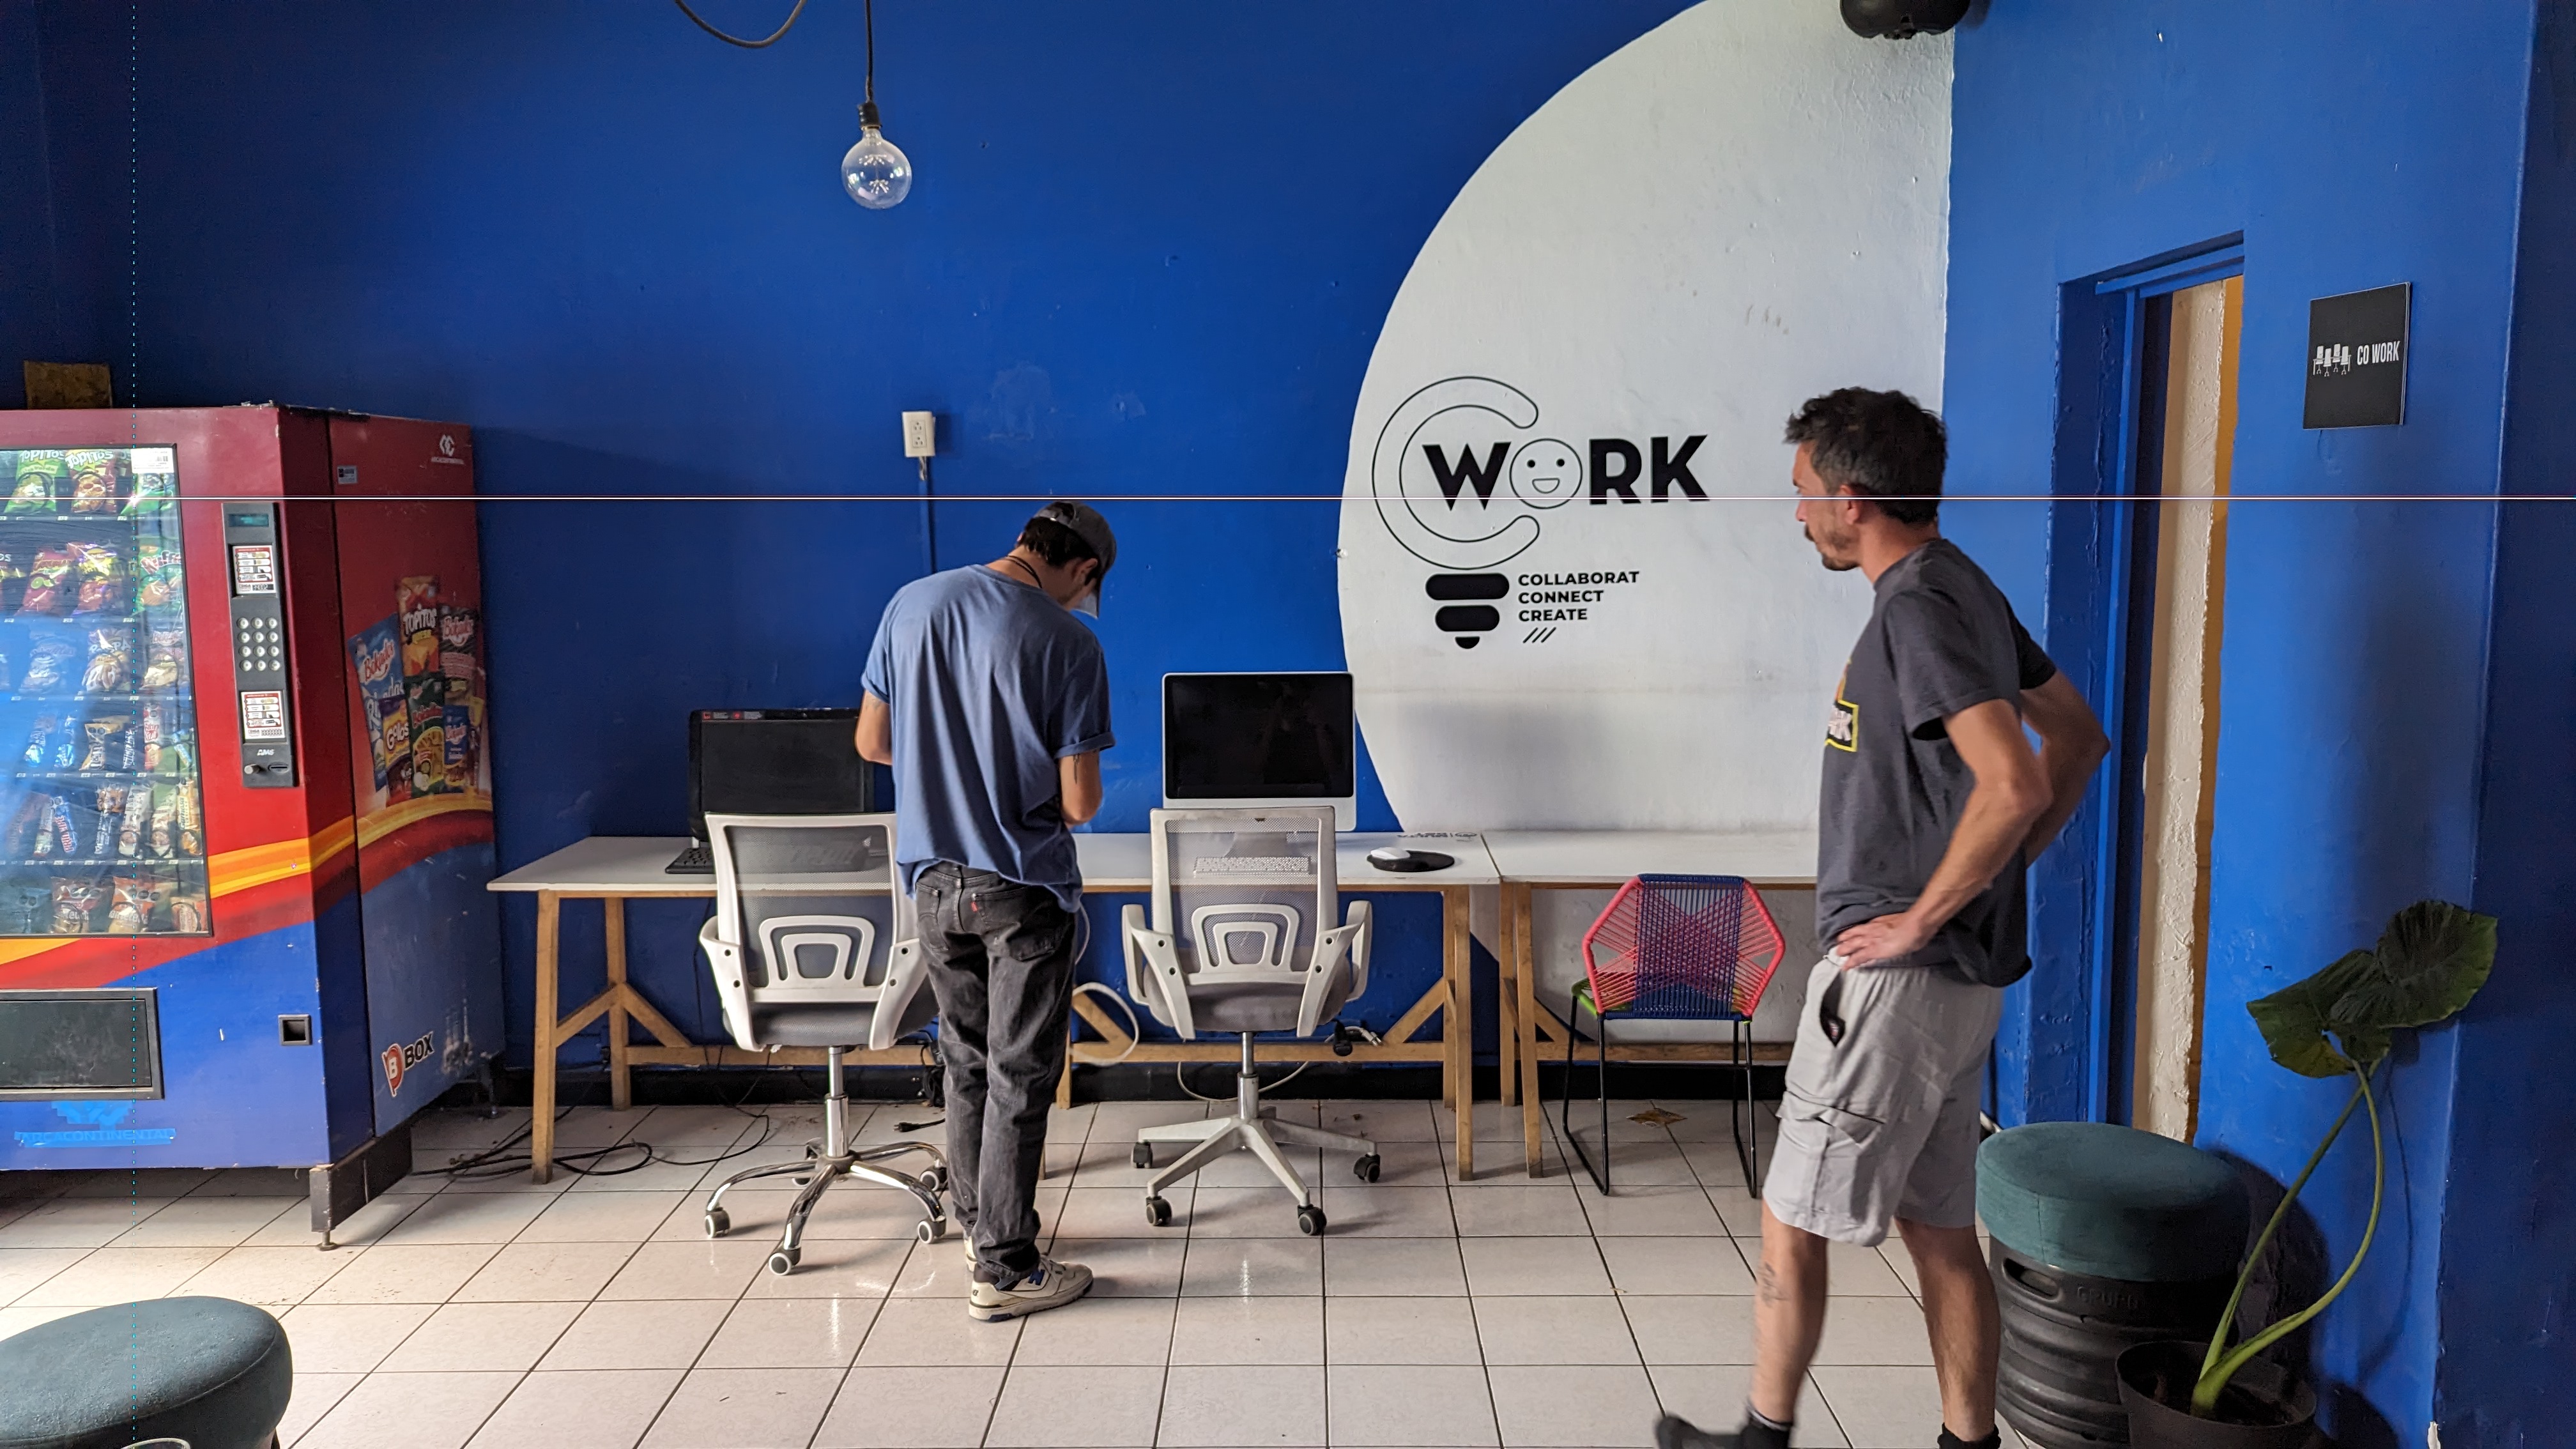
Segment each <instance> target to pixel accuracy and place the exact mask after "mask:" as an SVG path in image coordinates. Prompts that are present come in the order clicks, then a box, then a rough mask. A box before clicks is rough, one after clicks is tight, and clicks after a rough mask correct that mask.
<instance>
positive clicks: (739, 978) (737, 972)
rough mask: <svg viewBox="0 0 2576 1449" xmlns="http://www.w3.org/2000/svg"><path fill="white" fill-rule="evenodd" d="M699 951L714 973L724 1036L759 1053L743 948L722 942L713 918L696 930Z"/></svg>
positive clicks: (723, 940) (728, 942)
mask: <svg viewBox="0 0 2576 1449" xmlns="http://www.w3.org/2000/svg"><path fill="white" fill-rule="evenodd" d="M698 949H699V950H701V951H704V952H705V953H706V956H707V969H708V970H709V971H710V972H712V973H714V976H715V983H716V1006H717V1009H718V1011H719V1013H720V1014H721V1015H722V1016H723V1018H724V1026H725V1031H726V1033H727V1034H729V1035H730V1036H732V1037H733V1044H734V1045H735V1046H738V1047H740V1048H742V1049H743V1050H744V1051H747V1052H756V1051H759V1050H761V1043H760V1042H759V1041H758V1040H756V1039H755V1038H754V1037H753V1036H752V1034H751V986H750V983H748V982H746V981H745V980H743V975H742V948H741V947H740V946H737V945H735V944H734V943H733V942H731V941H728V940H725V939H724V938H723V935H722V934H721V933H720V932H719V931H718V930H717V922H716V920H715V918H713V917H710V918H709V919H708V920H707V923H706V924H705V925H703V926H700V927H698Z"/></svg>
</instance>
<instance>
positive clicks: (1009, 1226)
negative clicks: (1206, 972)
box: [858, 502, 1118, 1321]
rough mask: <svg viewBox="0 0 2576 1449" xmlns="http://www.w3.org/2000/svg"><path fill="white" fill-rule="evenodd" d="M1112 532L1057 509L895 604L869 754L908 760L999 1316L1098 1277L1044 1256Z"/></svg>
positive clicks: (905, 857) (865, 724)
mask: <svg viewBox="0 0 2576 1449" xmlns="http://www.w3.org/2000/svg"><path fill="white" fill-rule="evenodd" d="M1117 559H1118V540H1117V538H1116V537H1115V536H1113V535H1112V534H1111V533H1110V531H1109V523H1108V520H1106V519H1104V518H1102V517H1101V516H1100V514H1099V513H1098V512H1097V511H1095V510H1093V509H1092V508H1090V507H1089V506H1087V505H1085V504H1081V503H1071V502H1063V503H1050V504H1048V505H1047V506H1046V507H1044V508H1042V509H1040V510H1038V513H1037V515H1036V516H1035V517H1033V518H1031V519H1030V520H1029V522H1028V526H1027V527H1025V528H1023V529H1022V530H1021V531H1020V539H1019V543H1018V544H1017V546H1015V547H1013V548H1012V550H1011V551H1010V552H1009V553H1007V554H1004V555H1003V556H1002V557H1000V558H998V559H995V560H994V561H993V562H991V563H989V564H979V565H976V566H974V567H972V568H962V569H950V570H948V571H946V572H944V573H937V574H932V575H931V576H930V577H928V578H924V579H916V580H914V581H913V582H912V583H909V584H906V585H905V586H904V587H903V588H902V589H900V590H898V591H896V593H895V596H894V598H893V599H892V600H891V601H890V602H888V603H887V605H886V611H885V618H884V619H883V620H882V621H881V622H879V623H878V625H877V637H876V642H875V644H873V645H872V646H870V648H869V650H868V667H867V676H866V679H865V684H866V687H867V697H866V699H865V700H863V701H862V702H861V704H860V706H859V731H858V746H859V753H860V754H861V755H862V756H864V757H866V758H867V759H870V760H873V761H875V762H876V763H878V764H880V765H890V766H892V767H893V768H894V780H895V835H896V848H895V854H896V863H897V864H899V865H900V866H901V867H902V868H903V878H904V884H905V886H906V887H907V888H908V889H909V890H911V891H912V893H913V900H914V903H915V904H916V906H917V907H918V908H919V912H920V917H921V947H922V956H923V959H924V960H925V961H926V962H927V963H928V965H929V968H930V984H931V989H932V990H933V991H934V992H935V993H936V994H937V996H938V998H939V1046H940V1058H941V1060H942V1062H943V1063H944V1064H945V1065H946V1067H947V1072H948V1167H949V1174H950V1186H949V1192H950V1196H951V1198H952V1199H953V1201H954V1203H955V1207H956V1216H957V1220H958V1223H959V1225H960V1226H961V1227H963V1228H964V1229H965V1230H966V1235H967V1242H968V1246H969V1250H970V1252H971V1254H972V1256H973V1258H974V1260H975V1277H974V1285H973V1287H972V1288H971V1289H970V1290H969V1291H968V1296H967V1303H966V1311H967V1312H968V1313H969V1314H972V1315H973V1316H974V1317H976V1318H979V1319H984V1320H987V1321H995V1320H1001V1319H1008V1318H1018V1317H1022V1316H1024V1315H1026V1314H1030V1313H1035V1312H1039V1311H1041V1310H1043V1309H1048V1308H1057V1307H1061V1306H1063V1305H1064V1304H1067V1303H1070V1302H1072V1301H1074V1300H1075V1299H1077V1298H1080V1297H1081V1296H1082V1295H1083V1294H1085V1293H1087V1292H1089V1291H1090V1289H1091V1270H1090V1269H1088V1268H1085V1267H1082V1266H1081V1265H1079V1264H1075V1263H1059V1262H1056V1261H1055V1260H1054V1259H1052V1258H1049V1257H1047V1256H1045V1255H1044V1254H1042V1253H1040V1252H1039V1251H1038V1247H1037V1235H1038V1215H1037V1187H1038V1177H1039V1174H1040V1172H1041V1171H1042V1165H1043V1159H1044V1154H1045V1149H1046V1120H1047V1107H1048V1105H1049V1104H1050V1103H1051V1102H1052V1101H1053V1099H1054V1093H1055V1084H1056V1079H1057V1078H1058V1077H1059V1076H1060V1075H1062V1074H1063V1072H1064V1053H1065V1034H1064V1030H1065V1029H1064V1018H1065V1011H1066V1009H1067V1008H1068V1007H1070V1006H1071V1005H1072V1001H1073V964H1074V961H1075V959H1076V958H1077V957H1079V956H1080V955H1081V953H1082V946H1083V941H1084V938H1085V935H1086V934H1087V933H1086V932H1085V931H1084V930H1083V923H1082V870H1081V867H1080V865H1079V863H1078V862H1077V861H1076V860H1075V857H1074V848H1073V836H1072V835H1071V834H1069V833H1068V828H1069V827H1071V826H1075V825H1080V824H1081V823H1083V822H1084V821H1086V820H1089V819H1090V818H1091V817H1092V816H1093V815H1094V814H1096V813H1097V812H1098V811H1099V809H1100V752H1101V751H1102V750H1105V749H1107V748H1109V747H1110V746H1111V745H1112V744H1114V743H1116V740H1115V739H1114V738H1113V737H1112V736H1111V735H1110V733H1109V672H1108V668H1107V666H1106V665H1105V664H1104V663H1103V661H1102V659H1101V654H1100V641H1099V640H1098V639H1097V638H1095V637H1094V636H1093V635H1092V632H1091V630H1090V629H1089V628H1087V627H1085V626H1084V625H1083V624H1082V623H1080V622H1079V621H1077V620H1076V619H1075V618H1074V617H1073V615H1074V614H1075V613H1077V612H1079V613H1086V614H1090V615H1092V616H1094V617H1097V616H1098V615H1099V612H1100V581H1101V579H1102V577H1103V576H1105V575H1106V574H1107V573H1108V572H1109V566H1110V565H1111V564H1113V563H1115V562H1117Z"/></svg>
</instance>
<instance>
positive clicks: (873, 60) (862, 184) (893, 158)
mask: <svg viewBox="0 0 2576 1449" xmlns="http://www.w3.org/2000/svg"><path fill="white" fill-rule="evenodd" d="M867 25H868V89H867V99H866V100H864V101H862V102H860V103H859V144H857V145H855V146H852V147H851V148H850V149H849V150H848V151H847V152H845V153H844V154H843V155H842V157H841V189H842V190H843V191H846V192H848V193H850V199H851V200H852V201H855V202H857V203H858V204H859V205H861V206H864V207H866V208H867V209H868V210H870V211H883V210H885V209H886V208H887V207H889V206H893V205H895V204H896V203H898V202H900V201H902V200H903V199H904V198H905V197H907V196H909V195H911V194H912V158H911V157H909V156H906V155H904V154H903V148H902V147H900V146H897V145H896V144H895V143H893V142H892V141H889V140H887V139H886V138H885V130H884V126H885V123H884V122H883V121H882V120H880V119H879V118H878V116H877V4H876V0H868V3H867Z"/></svg>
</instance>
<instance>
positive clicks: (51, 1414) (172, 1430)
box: [0, 1298, 295, 1449]
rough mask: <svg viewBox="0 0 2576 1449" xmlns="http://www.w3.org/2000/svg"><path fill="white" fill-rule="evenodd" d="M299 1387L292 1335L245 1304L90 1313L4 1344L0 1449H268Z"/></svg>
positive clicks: (167, 1302) (174, 1304)
mask: <svg viewBox="0 0 2576 1449" xmlns="http://www.w3.org/2000/svg"><path fill="white" fill-rule="evenodd" d="M294 1387H295V1366H294V1362H293V1360H292V1359H291V1358H290V1357H289V1356H288V1354H287V1349H286V1330H285V1329H284V1328H282V1327H280V1326H279V1324H278V1322H277V1320H276V1319H274V1318H271V1317H269V1316H268V1315H267V1314H266V1313H264V1312H262V1311H260V1310H259V1309H257V1308H253V1307H251V1306H250V1305H249V1304H247V1303H235V1302H233V1301H232V1300H231V1299H229V1298H160V1299H155V1300H153V1301H151V1302H149V1303H124V1304H119V1305H117V1306H116V1307H113V1308H93V1309H90V1310H89V1311H87V1312H85V1313H75V1314H72V1315H71V1316H70V1317H67V1318H57V1319H55V1320H54V1321H53V1322H51V1323H40V1324H38V1325H37V1326H35V1327H34V1328H30V1329H28V1330H27V1331H26V1332H24V1333H21V1334H18V1335H16V1336H14V1337H11V1338H8V1339H0V1449H124V1446H126V1445H128V1444H133V1443H136V1442H138V1441H141V1440H145V1439H155V1438H164V1437H167V1438H176V1439H183V1440H185V1441H187V1443H188V1445H189V1446H190V1449H268V1446H269V1445H270V1444H271V1443H273V1442H274V1441H275V1439H276V1436H277V1421H278V1420H280V1419H282V1418H284V1417H285V1416H286V1400H287V1396H288V1394H289V1393H290V1392H292V1390H293V1389H294Z"/></svg>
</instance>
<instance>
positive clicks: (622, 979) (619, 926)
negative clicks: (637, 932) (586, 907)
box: [599, 896, 635, 1112]
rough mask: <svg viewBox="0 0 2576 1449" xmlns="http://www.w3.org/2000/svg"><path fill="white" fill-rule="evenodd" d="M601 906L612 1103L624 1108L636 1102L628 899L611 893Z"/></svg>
mask: <svg viewBox="0 0 2576 1449" xmlns="http://www.w3.org/2000/svg"><path fill="white" fill-rule="evenodd" d="M599 909H600V924H601V925H602V926H603V927H605V928H606V934H607V938H608V992H609V996H608V1105H609V1106H610V1107H612V1108H614V1109H616V1110H617V1111H620V1112H623V1111H625V1110H627V1109H628V1108H630V1107H632V1106H634V1105H635V1083H634V1080H633V1078H632V1077H630V1076H629V1075H628V1073H627V1065H626V1048H627V1045H628V1043H627V1040H626V991H627V987H626V901H625V899H624V898H623V897H620V896H610V897H608V898H607V899H606V900H603V901H601V902H600V903H599Z"/></svg>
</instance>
